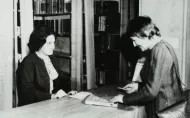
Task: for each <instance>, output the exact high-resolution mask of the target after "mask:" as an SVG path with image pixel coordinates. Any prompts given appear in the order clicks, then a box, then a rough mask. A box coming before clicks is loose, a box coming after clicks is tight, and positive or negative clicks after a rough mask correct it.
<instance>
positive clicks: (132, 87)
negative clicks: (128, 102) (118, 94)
mask: <svg viewBox="0 0 190 118" xmlns="http://www.w3.org/2000/svg"><path fill="white" fill-rule="evenodd" d="M123 89H125V92H126V93H128V94H131V93H133V92H136V91H137V90H138V83H135V82H133V83H130V84H127V85H126V86H124V87H123Z"/></svg>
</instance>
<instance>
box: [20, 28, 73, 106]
mask: <svg viewBox="0 0 190 118" xmlns="http://www.w3.org/2000/svg"><path fill="white" fill-rule="evenodd" d="M54 43H55V35H54V32H53V31H52V30H50V29H48V28H47V27H45V26H40V27H37V28H36V29H34V31H33V32H32V34H31V35H30V40H29V43H28V47H29V49H30V53H29V54H28V55H27V56H26V57H25V58H24V59H23V61H22V63H21V64H20V65H19V67H18V70H17V88H18V106H22V105H27V104H31V103H35V102H39V101H43V100H47V99H52V98H60V97H63V96H65V95H67V94H66V93H65V91H66V92H68V91H69V90H70V80H69V79H68V78H64V77H63V75H62V74H61V72H60V70H59V68H58V65H57V63H56V60H55V57H54V56H53V50H54V48H55V44H54Z"/></svg>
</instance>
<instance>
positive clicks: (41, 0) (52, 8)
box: [33, 0, 71, 14]
mask: <svg viewBox="0 0 190 118" xmlns="http://www.w3.org/2000/svg"><path fill="white" fill-rule="evenodd" d="M33 8H34V14H58V13H59V14H61V13H68V12H71V0H34V1H33Z"/></svg>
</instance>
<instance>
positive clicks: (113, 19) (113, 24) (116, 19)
mask: <svg viewBox="0 0 190 118" xmlns="http://www.w3.org/2000/svg"><path fill="white" fill-rule="evenodd" d="M94 23H95V25H94V29H95V32H107V33H119V32H120V14H119V13H115V14H111V15H95V21H94Z"/></svg>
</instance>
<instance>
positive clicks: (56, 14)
mask: <svg viewBox="0 0 190 118" xmlns="http://www.w3.org/2000/svg"><path fill="white" fill-rule="evenodd" d="M63 15H71V13H70V12H68V13H55V14H34V16H43V17H46V16H63Z"/></svg>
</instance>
